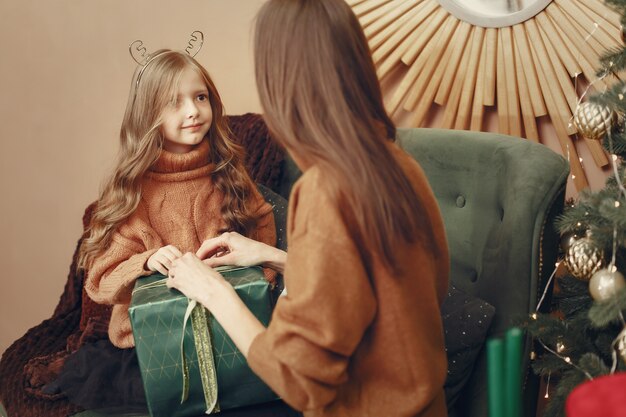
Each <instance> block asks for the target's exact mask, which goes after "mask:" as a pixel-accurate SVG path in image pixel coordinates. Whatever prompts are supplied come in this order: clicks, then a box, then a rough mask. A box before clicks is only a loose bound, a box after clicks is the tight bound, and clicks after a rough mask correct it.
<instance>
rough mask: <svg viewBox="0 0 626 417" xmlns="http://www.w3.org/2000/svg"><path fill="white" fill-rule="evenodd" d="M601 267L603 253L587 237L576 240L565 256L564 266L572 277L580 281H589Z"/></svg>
mask: <svg viewBox="0 0 626 417" xmlns="http://www.w3.org/2000/svg"><path fill="white" fill-rule="evenodd" d="M603 265H604V252H603V251H602V249H600V248H598V247H597V246H596V245H595V244H594V243H593V242H592V241H591V239H590V238H589V237H583V238H580V239H578V240H576V241H575V242H574V243H572V245H571V246H570V247H569V249H568V250H567V253H566V254H565V266H567V269H568V270H569V272H570V273H571V274H572V275H573V276H574V277H576V278H578V279H581V280H585V281H586V280H589V279H590V278H591V275H593V274H594V273H595V272H596V271H598V270H599V269H600V268H602V266H603Z"/></svg>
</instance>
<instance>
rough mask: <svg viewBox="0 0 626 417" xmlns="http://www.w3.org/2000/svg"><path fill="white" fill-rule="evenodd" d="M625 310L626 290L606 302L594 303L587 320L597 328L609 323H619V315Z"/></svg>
mask: <svg viewBox="0 0 626 417" xmlns="http://www.w3.org/2000/svg"><path fill="white" fill-rule="evenodd" d="M624 310H626V288H624V289H622V290H621V291H620V292H618V293H617V294H615V296H614V297H611V298H610V299H608V300H607V301H603V302H595V303H593V305H592V307H591V308H590V309H589V319H590V320H591V322H592V323H593V325H594V326H595V327H597V328H602V327H606V326H608V325H610V324H611V323H620V320H621V319H620V315H621V313H622V311H624Z"/></svg>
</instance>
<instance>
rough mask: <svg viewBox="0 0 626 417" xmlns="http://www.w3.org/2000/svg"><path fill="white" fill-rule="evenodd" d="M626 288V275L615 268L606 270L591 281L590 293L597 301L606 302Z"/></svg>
mask: <svg viewBox="0 0 626 417" xmlns="http://www.w3.org/2000/svg"><path fill="white" fill-rule="evenodd" d="M624 287H626V281H624V275H622V274H621V273H620V272H619V271H618V270H617V269H615V268H612V269H611V268H604V269H601V270H599V271H598V272H596V273H595V274H593V276H592V277H591V279H590V280H589V292H590V293H591V297H592V298H593V299H594V300H596V301H606V300H608V299H609V298H611V297H613V296H614V295H615V294H617V293H618V292H619V291H620V290H621V289H622V288H624Z"/></svg>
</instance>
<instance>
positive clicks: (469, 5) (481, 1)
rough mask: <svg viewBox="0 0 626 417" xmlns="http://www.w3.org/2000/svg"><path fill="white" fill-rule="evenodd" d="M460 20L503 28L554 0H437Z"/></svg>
mask: <svg viewBox="0 0 626 417" xmlns="http://www.w3.org/2000/svg"><path fill="white" fill-rule="evenodd" d="M437 1H438V2H439V4H440V5H441V7H443V8H444V9H446V10H447V11H448V12H450V13H451V14H452V15H453V16H455V17H457V18H458V19H460V20H463V21H465V22H468V23H471V24H473V25H476V26H482V27H487V28H501V27H507V26H513V25H516V24H518V23H522V22H524V21H526V20H528V19H530V18H531V17H533V16H535V15H536V14H537V13H539V12H540V11H542V10H543V9H545V8H546V6H547V5H548V4H550V2H551V1H552V0H437Z"/></svg>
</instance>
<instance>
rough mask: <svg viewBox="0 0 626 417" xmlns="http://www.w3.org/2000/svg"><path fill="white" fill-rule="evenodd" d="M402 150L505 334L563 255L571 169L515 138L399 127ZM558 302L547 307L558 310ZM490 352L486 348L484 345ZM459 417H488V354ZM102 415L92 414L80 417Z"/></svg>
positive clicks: (460, 265)
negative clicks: (425, 182)
mask: <svg viewBox="0 0 626 417" xmlns="http://www.w3.org/2000/svg"><path fill="white" fill-rule="evenodd" d="M398 138H399V142H400V144H401V146H402V147H403V148H404V149H405V150H406V151H408V152H409V153H410V154H412V155H413V156H414V157H415V158H416V159H417V160H418V161H419V163H420V164H421V166H422V167H423V169H424V171H425V172H426V175H427V176H428V178H429V180H430V183H431V186H432V188H433V190H434V192H435V195H436V197H437V199H438V201H439V204H440V208H441V212H442V214H443V217H444V222H445V225H446V232H447V236H448V244H449V247H450V254H451V283H452V284H454V286H455V287H457V288H459V289H460V290H462V291H464V292H465V293H467V294H469V295H471V296H475V297H478V298H480V299H482V300H484V301H486V302H487V303H489V304H490V305H492V306H493V307H494V308H495V316H494V317H493V321H492V323H491V327H490V328H489V331H488V334H487V335H483V338H484V337H490V336H496V335H501V334H502V333H503V332H504V331H505V330H506V329H508V328H509V327H510V326H512V325H514V324H516V323H517V322H518V321H519V320H520V319H523V318H524V317H526V316H527V315H528V314H529V313H530V312H533V311H534V310H535V308H536V306H537V303H538V300H539V298H540V297H541V295H542V294H543V292H544V290H546V291H547V295H548V296H549V295H550V293H551V288H546V284H547V282H548V278H549V276H550V275H551V273H552V271H553V268H554V264H555V262H556V259H557V255H558V234H557V232H556V231H555V229H554V226H553V224H554V218H555V217H556V216H557V215H558V214H559V213H560V212H561V210H562V208H563V203H564V196H565V185H566V180H567V176H568V173H569V168H568V164H567V162H566V161H565V160H564V159H563V158H562V157H560V156H559V155H557V154H555V153H554V152H552V151H551V150H550V149H548V148H546V147H544V146H542V145H538V144H535V143H533V142H530V141H527V140H522V139H517V138H512V137H509V136H505V135H497V134H490V133H477V132H467V131H454V130H440V129H399V131H398ZM299 175H300V172H299V170H298V169H297V167H296V166H295V164H294V163H293V162H292V161H291V160H289V159H286V160H285V162H284V165H283V169H282V179H281V181H280V184H279V187H278V189H277V190H275V191H277V192H279V193H280V194H281V195H283V196H285V197H288V195H289V191H290V189H291V187H292V185H293V183H294V181H295V180H296V179H297V178H298V177H299ZM548 304H549V303H547V302H546V303H544V304H543V306H544V307H548ZM531 343H532V342H531V340H529V339H527V340H526V341H525V344H524V362H523V372H524V375H525V379H524V383H523V387H524V393H523V395H524V398H523V402H522V403H523V404H524V406H525V409H524V413H523V415H524V416H534V415H535V408H536V402H537V396H538V387H539V384H538V383H539V381H538V379H537V378H536V377H534V375H533V374H532V371H531V370H530V363H529V359H528V358H529V352H530V349H531ZM480 346H482V343H481V345H480ZM469 369H470V370H471V373H470V374H469V376H468V378H467V379H466V382H465V384H464V385H463V387H462V389H461V392H460V395H459V396H458V400H457V401H456V402H455V404H454V406H453V407H452V408H451V409H450V415H451V416H468V417H487V415H488V411H487V372H486V355H485V352H484V349H480V351H479V353H478V355H477V359H476V362H475V364H474V365H473V366H470V367H469ZM78 416H80V417H96V416H103V415H102V414H98V413H94V412H90V411H85V412H83V413H79V414H77V415H75V417H78Z"/></svg>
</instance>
